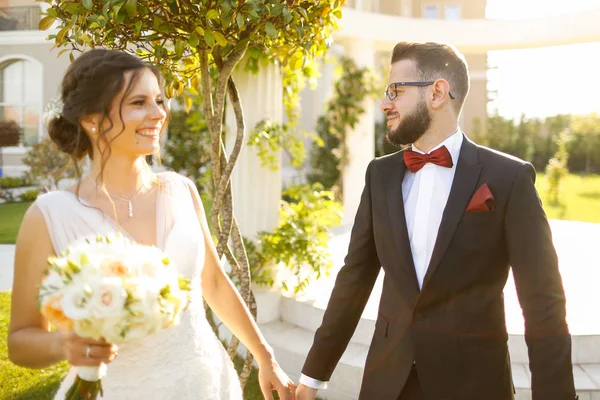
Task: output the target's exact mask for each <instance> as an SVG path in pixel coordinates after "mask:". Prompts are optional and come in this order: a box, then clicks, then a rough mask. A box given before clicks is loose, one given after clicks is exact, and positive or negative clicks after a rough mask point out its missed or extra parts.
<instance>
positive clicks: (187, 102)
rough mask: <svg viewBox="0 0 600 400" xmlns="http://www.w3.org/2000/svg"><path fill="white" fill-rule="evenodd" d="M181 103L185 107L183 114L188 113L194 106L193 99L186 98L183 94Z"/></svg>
mask: <svg viewBox="0 0 600 400" xmlns="http://www.w3.org/2000/svg"><path fill="white" fill-rule="evenodd" d="M183 103H184V106H185V112H187V113H189V112H190V110H191V109H192V106H193V105H194V99H192V98H191V97H189V96H187V95H186V94H185V93H184V94H183Z"/></svg>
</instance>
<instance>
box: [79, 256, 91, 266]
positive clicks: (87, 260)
mask: <svg viewBox="0 0 600 400" xmlns="http://www.w3.org/2000/svg"><path fill="white" fill-rule="evenodd" d="M79 262H80V263H81V265H87V264H89V263H90V257H89V256H88V255H87V254H86V253H81V258H80V260H79Z"/></svg>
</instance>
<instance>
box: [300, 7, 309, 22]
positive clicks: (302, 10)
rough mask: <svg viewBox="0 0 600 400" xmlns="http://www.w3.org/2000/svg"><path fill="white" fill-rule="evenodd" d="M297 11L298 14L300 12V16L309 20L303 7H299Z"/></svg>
mask: <svg viewBox="0 0 600 400" xmlns="http://www.w3.org/2000/svg"><path fill="white" fill-rule="evenodd" d="M298 12H299V13H300V14H302V16H303V17H304V19H305V20H306V21H308V20H309V19H308V13H307V12H306V10H305V9H304V8H299V9H298Z"/></svg>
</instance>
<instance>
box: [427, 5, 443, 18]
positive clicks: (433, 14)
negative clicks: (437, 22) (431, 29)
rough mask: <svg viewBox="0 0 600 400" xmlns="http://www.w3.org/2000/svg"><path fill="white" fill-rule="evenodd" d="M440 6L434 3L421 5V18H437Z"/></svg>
mask: <svg viewBox="0 0 600 400" xmlns="http://www.w3.org/2000/svg"><path fill="white" fill-rule="evenodd" d="M440 17H441V15H440V7H439V6H438V5H436V4H425V5H424V6H423V18H427V19H439V18H440Z"/></svg>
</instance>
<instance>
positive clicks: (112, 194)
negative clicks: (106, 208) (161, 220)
mask: <svg viewBox="0 0 600 400" xmlns="http://www.w3.org/2000/svg"><path fill="white" fill-rule="evenodd" d="M93 181H94V183H95V184H96V186H98V187H100V185H99V184H98V182H96V180H95V179H93ZM144 186H146V185H143V184H142V186H140V188H139V189H138V190H137V192H136V193H135V194H134V195H133V197H132V198H130V199H126V198H124V197H121V196H117V195H116V194H114V193H111V192H109V191H108V190H106V188H104V190H105V191H106V193H108V194H109V195H110V196H111V197H115V198H116V199H118V200H122V201H126V202H127V206H128V211H129V218H131V217H133V200H135V198H136V197H138V195H139V194H140V193H141V192H142V189H143V188H144Z"/></svg>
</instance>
